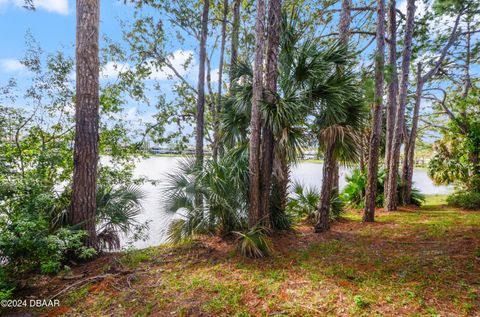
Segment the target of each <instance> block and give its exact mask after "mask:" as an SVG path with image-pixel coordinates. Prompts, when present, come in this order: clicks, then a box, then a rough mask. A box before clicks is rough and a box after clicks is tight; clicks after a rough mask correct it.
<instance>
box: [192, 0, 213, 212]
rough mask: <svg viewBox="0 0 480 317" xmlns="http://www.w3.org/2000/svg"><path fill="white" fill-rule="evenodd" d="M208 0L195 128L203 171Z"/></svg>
mask: <svg viewBox="0 0 480 317" xmlns="http://www.w3.org/2000/svg"><path fill="white" fill-rule="evenodd" d="M209 7H210V0H204V3H203V13H202V30H201V35H200V57H199V63H198V86H197V90H198V97H197V114H196V119H197V126H196V131H195V133H196V134H195V166H196V168H197V169H203V156H204V154H203V138H204V134H205V59H206V55H207V48H206V46H207V33H208V11H209V9H210V8H209ZM195 204H196V205H197V206H199V205H201V204H202V197H201V195H199V194H197V195H196V197H195Z"/></svg>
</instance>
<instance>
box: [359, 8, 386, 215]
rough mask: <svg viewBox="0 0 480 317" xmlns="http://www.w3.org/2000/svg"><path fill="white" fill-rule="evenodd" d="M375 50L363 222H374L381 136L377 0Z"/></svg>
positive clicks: (381, 18)
mask: <svg viewBox="0 0 480 317" xmlns="http://www.w3.org/2000/svg"><path fill="white" fill-rule="evenodd" d="M376 40H377V50H376V56H375V104H374V106H373V109H372V132H371V134H370V149H369V153H368V168H367V189H366V193H365V211H364V214H363V221H364V222H373V221H374V220H375V198H376V194H377V174H378V159H379V152H380V140H381V137H382V136H381V134H382V110H383V109H382V108H383V100H382V99H383V71H384V63H385V3H384V0H377V36H376Z"/></svg>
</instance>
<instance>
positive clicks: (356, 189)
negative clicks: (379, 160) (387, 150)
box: [340, 168, 425, 208]
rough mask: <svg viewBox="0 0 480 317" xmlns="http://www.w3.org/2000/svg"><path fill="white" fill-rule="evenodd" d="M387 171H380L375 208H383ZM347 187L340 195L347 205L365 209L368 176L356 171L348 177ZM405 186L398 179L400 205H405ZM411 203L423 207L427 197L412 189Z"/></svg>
mask: <svg viewBox="0 0 480 317" xmlns="http://www.w3.org/2000/svg"><path fill="white" fill-rule="evenodd" d="M386 175H387V174H386V171H385V169H383V168H382V169H380V170H379V171H378V178H377V193H376V195H375V197H376V198H375V206H376V207H382V206H383V203H384V202H383V198H384V193H383V189H384V183H385V178H386ZM346 180H347V185H346V186H345V188H344V189H343V191H342V192H341V194H340V198H341V199H342V200H343V201H344V202H345V203H347V204H348V205H349V206H350V207H353V208H363V207H364V203H365V192H366V190H367V175H366V173H365V172H362V171H360V170H359V169H356V170H354V171H353V172H352V174H351V175H349V176H346ZM403 186H404V185H403V184H402V183H401V180H400V178H398V179H397V187H398V201H399V202H400V205H404V204H405V203H404V202H403V197H402V195H401V194H400V193H401V192H402V188H403ZM410 202H411V203H412V204H414V205H416V206H421V205H422V204H423V203H424V202H425V195H423V194H422V193H421V192H420V190H418V189H417V188H412V190H411V194H410Z"/></svg>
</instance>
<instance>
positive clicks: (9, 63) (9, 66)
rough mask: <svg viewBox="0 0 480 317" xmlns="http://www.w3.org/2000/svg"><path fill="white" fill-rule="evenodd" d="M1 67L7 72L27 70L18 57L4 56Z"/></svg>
mask: <svg viewBox="0 0 480 317" xmlns="http://www.w3.org/2000/svg"><path fill="white" fill-rule="evenodd" d="M0 1H2V0H0ZM0 69H1V70H2V71H3V72H5V73H18V72H21V71H23V70H25V65H23V64H22V63H20V61H19V60H18V59H14V58H4V59H0Z"/></svg>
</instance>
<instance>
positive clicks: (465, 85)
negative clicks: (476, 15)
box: [462, 18, 472, 98]
mask: <svg viewBox="0 0 480 317" xmlns="http://www.w3.org/2000/svg"><path fill="white" fill-rule="evenodd" d="M467 19H468V18H467ZM470 59H471V35H470V20H467V35H466V39H465V65H464V73H465V75H464V81H463V91H462V97H463V98H466V97H467V96H468V92H469V91H470V87H471V85H472V81H471V78H470Z"/></svg>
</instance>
